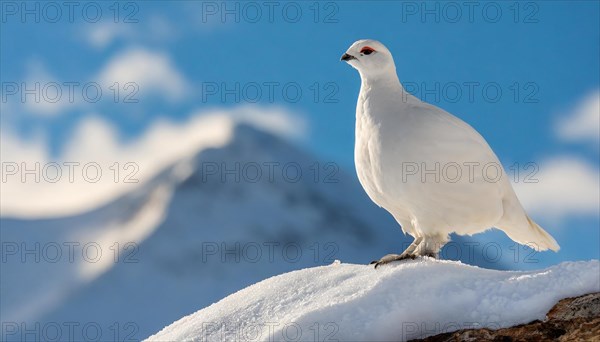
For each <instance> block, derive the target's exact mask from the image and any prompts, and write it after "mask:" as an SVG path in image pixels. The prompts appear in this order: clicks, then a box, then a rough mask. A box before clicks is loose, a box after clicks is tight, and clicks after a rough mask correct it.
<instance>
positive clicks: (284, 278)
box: [148, 258, 600, 341]
mask: <svg viewBox="0 0 600 342" xmlns="http://www.w3.org/2000/svg"><path fill="white" fill-rule="evenodd" d="M599 290H600V262H599V261H598V260H592V261H588V262H565V263H562V264H559V265H556V266H553V267H550V268H547V269H544V270H537V271H528V272H518V271H495V270H488V269H482V268H478V267H475V266H469V265H465V264H462V263H460V262H454V261H439V260H433V259H429V258H425V259H419V260H414V261H407V262H403V263H395V264H391V265H386V266H385V267H381V268H380V269H377V270H374V269H373V267H372V266H366V265H353V264H341V263H338V262H336V263H334V264H332V265H329V266H322V267H315V268H308V269H303V270H299V271H294V272H290V273H286V274H282V275H279V276H276V277H272V278H269V279H267V280H264V281H261V282H259V283H257V284H254V285H252V286H249V287H247V288H246V289H244V290H241V291H239V292H237V293H234V294H232V295H230V296H228V297H227V298H225V299H223V300H221V301H219V302H218V303H215V304H213V305H211V306H209V307H207V308H205V309H202V310H200V311H198V312H196V313H194V314H192V315H189V316H187V317H184V318H182V319H180V320H179V321H177V322H175V323H173V324H171V325H170V326H168V327H166V328H164V329H163V330H162V331H160V332H159V333H157V334H155V335H153V336H151V337H150V338H148V341H184V340H195V341H232V340H241V341H281V340H291V341H335V340H339V341H370V340H377V341H391V340H394V341H397V340H403V341H404V340H410V339H414V338H420V337H425V336H430V335H436V334H439V333H442V332H450V331H454V330H459V329H465V328H477V327H488V328H501V327H509V326H513V325H515V324H521V323H527V322H530V321H532V320H535V319H544V317H545V314H546V312H547V311H548V310H549V309H550V308H551V307H552V306H553V305H554V304H555V303H556V302H557V301H559V300H560V299H563V298H567V297H573V296H579V295H583V294H586V293H590V292H597V291H599Z"/></svg>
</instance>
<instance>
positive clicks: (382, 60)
mask: <svg viewBox="0 0 600 342" xmlns="http://www.w3.org/2000/svg"><path fill="white" fill-rule="evenodd" d="M341 60H342V61H345V62H346V63H348V64H350V65H351V66H352V67H353V68H355V69H356V70H358V72H359V73H360V74H361V76H363V77H367V78H371V77H377V76H379V75H386V74H389V73H392V74H394V75H395V73H396V66H395V65H394V58H393V57H392V54H391V53H390V50H388V49H387V48H386V47H385V45H383V44H381V43H380V42H378V41H376V40H372V39H361V40H358V41H356V42H355V43H354V44H352V45H351V46H350V47H349V48H348V50H347V51H346V53H344V54H343V55H342V58H341Z"/></svg>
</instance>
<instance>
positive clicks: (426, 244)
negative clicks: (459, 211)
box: [414, 235, 448, 259]
mask: <svg viewBox="0 0 600 342" xmlns="http://www.w3.org/2000/svg"><path fill="white" fill-rule="evenodd" d="M446 242H448V237H447V236H441V235H434V236H425V237H424V238H423V241H422V242H421V243H420V244H419V246H417V248H416V249H415V251H414V254H415V255H417V256H427V257H431V258H434V259H437V258H438V256H439V252H440V249H441V248H442V246H443V245H445V244H446Z"/></svg>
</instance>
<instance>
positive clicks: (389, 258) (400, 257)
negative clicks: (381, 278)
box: [369, 254, 417, 269]
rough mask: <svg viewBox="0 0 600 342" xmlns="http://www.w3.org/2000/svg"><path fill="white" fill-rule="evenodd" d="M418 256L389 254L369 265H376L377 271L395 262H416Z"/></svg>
mask: <svg viewBox="0 0 600 342" xmlns="http://www.w3.org/2000/svg"><path fill="white" fill-rule="evenodd" d="M416 257H417V256H416V255H414V254H388V255H386V256H384V257H383V258H381V259H379V260H373V261H371V263H370V264H369V265H373V264H375V269H377V267H379V266H381V265H385V264H389V263H391V262H394V261H402V260H406V259H411V260H414V259H415V258H416Z"/></svg>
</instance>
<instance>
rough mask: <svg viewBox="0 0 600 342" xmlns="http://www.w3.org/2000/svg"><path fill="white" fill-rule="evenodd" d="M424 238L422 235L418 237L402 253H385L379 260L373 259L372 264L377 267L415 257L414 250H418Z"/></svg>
mask: <svg viewBox="0 0 600 342" xmlns="http://www.w3.org/2000/svg"><path fill="white" fill-rule="evenodd" d="M422 240H423V238H422V237H420V236H419V237H416V238H415V240H414V241H413V242H412V243H411V244H410V246H408V248H406V250H405V251H404V252H402V254H388V255H385V256H383V257H382V258H381V259H379V260H374V261H371V265H372V264H375V268H377V267H379V266H381V265H385V264H389V263H390V262H393V261H400V260H406V259H414V258H415V257H416V255H415V254H414V252H415V250H417V247H418V246H419V244H420V243H421V241H422Z"/></svg>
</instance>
